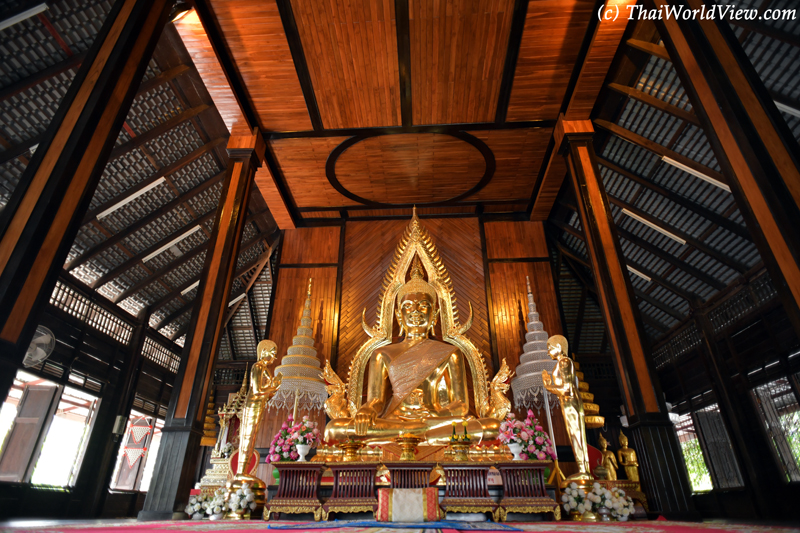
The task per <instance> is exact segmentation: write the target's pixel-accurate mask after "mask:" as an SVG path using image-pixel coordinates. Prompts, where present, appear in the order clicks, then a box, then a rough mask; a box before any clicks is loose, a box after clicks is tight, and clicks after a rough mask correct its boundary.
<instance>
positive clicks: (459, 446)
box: [450, 442, 470, 461]
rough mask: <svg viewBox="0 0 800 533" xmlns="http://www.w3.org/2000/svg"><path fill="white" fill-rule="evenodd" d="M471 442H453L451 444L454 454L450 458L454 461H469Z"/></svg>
mask: <svg viewBox="0 0 800 533" xmlns="http://www.w3.org/2000/svg"><path fill="white" fill-rule="evenodd" d="M469 446H470V445H469V443H468V442H467V443H462V442H458V443H453V444H451V445H450V449H451V450H452V455H451V456H450V459H451V460H452V461H467V460H469Z"/></svg>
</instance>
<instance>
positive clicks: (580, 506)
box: [578, 503, 586, 514]
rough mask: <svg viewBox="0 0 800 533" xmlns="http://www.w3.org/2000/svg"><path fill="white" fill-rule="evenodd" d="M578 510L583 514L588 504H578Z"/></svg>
mask: <svg viewBox="0 0 800 533" xmlns="http://www.w3.org/2000/svg"><path fill="white" fill-rule="evenodd" d="M578 512H579V513H581V514H583V513H585V512H586V506H585V505H584V504H582V503H581V504H578Z"/></svg>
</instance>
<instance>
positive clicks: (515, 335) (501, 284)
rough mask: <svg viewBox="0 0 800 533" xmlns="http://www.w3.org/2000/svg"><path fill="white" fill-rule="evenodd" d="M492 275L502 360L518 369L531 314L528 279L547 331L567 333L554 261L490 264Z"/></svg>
mask: <svg viewBox="0 0 800 533" xmlns="http://www.w3.org/2000/svg"><path fill="white" fill-rule="evenodd" d="M489 273H490V280H491V287H492V312H493V315H494V316H493V327H494V335H495V338H496V339H497V355H498V359H499V360H500V361H502V360H503V358H504V357H505V358H506V361H507V362H508V365H509V366H510V367H511V368H515V367H516V366H517V365H518V364H519V356H520V355H521V354H522V345H523V344H524V343H525V315H526V314H527V312H528V292H527V288H526V285H525V276H529V277H530V280H531V290H532V292H533V300H534V301H535V302H536V309H537V311H538V312H539V319H540V320H541V321H542V323H543V324H544V329H545V331H547V333H549V334H550V335H557V334H562V331H563V330H562V327H561V315H560V314H559V310H558V300H557V299H556V291H555V287H554V285H553V275H552V273H551V271H550V262H549V261H540V262H524V263H523V262H519V263H490V264H489Z"/></svg>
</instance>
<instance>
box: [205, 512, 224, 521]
mask: <svg viewBox="0 0 800 533" xmlns="http://www.w3.org/2000/svg"><path fill="white" fill-rule="evenodd" d="M223 518H225V513H215V514H212V515H210V516H209V517H208V519H209V520H222V519H223Z"/></svg>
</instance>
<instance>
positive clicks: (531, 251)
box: [483, 222, 548, 259]
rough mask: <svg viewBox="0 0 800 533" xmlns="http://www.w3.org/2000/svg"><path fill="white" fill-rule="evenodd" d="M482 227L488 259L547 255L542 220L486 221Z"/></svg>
mask: <svg viewBox="0 0 800 533" xmlns="http://www.w3.org/2000/svg"><path fill="white" fill-rule="evenodd" d="M483 229H484V232H485V234H486V257H487V258H489V259H520V258H530V257H545V258H546V257H548V253H547V241H546V240H545V235H544V224H543V223H542V222H486V223H485V224H484V225H483Z"/></svg>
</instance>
